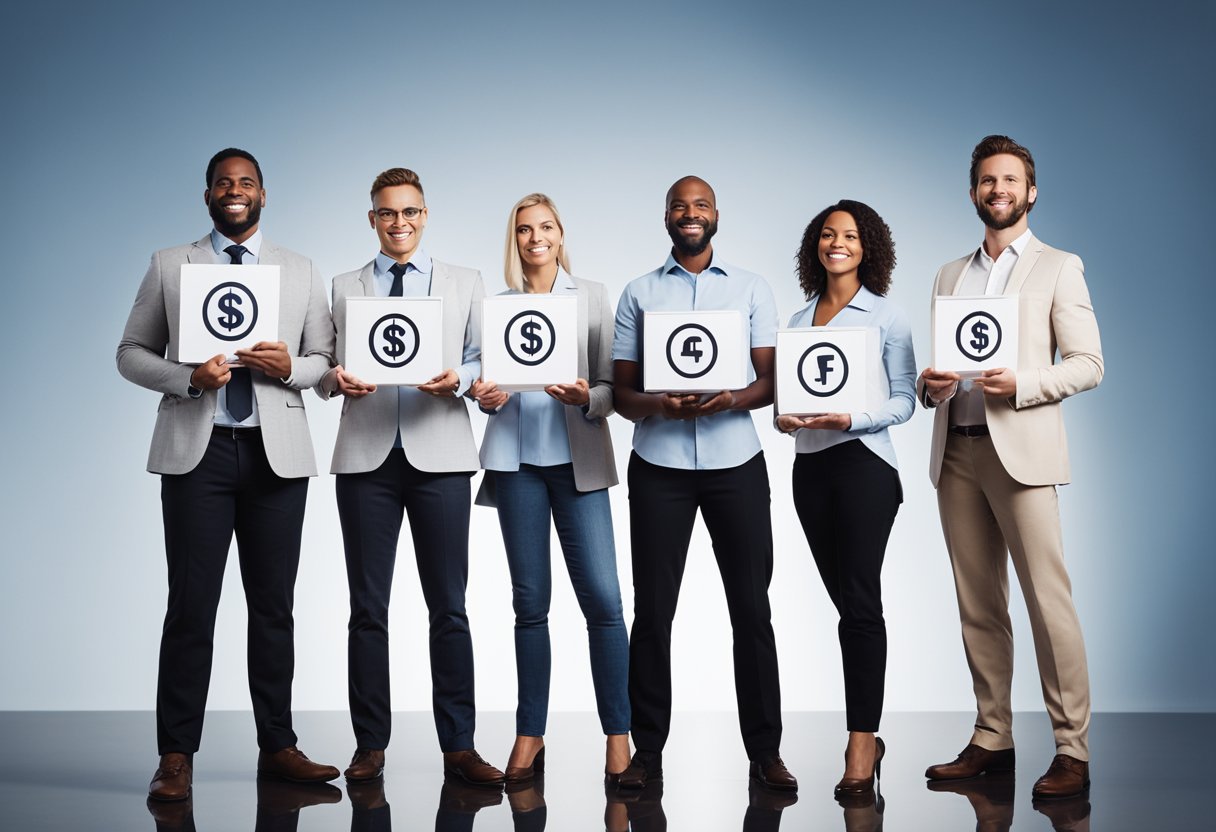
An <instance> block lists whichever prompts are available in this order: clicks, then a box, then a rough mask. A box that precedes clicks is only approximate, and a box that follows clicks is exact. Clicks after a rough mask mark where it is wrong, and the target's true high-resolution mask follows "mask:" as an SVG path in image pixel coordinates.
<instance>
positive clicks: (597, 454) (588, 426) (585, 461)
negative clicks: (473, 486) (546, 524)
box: [477, 277, 619, 506]
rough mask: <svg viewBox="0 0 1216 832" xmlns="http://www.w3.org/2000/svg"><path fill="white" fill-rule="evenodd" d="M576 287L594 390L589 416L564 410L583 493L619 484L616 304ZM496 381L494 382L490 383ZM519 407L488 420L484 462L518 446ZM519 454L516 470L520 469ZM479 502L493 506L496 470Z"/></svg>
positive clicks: (584, 366) (581, 363) (581, 368)
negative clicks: (614, 426) (504, 447)
mask: <svg viewBox="0 0 1216 832" xmlns="http://www.w3.org/2000/svg"><path fill="white" fill-rule="evenodd" d="M571 279H572V280H573V281H574V285H575V286H576V287H578V375H579V378H585V379H587V383H588V385H589V386H590V387H591V390H590V396H591V401H590V402H588V404H587V411H586V413H584V412H583V409H582V408H581V407H570V406H567V407H566V408H565V411H566V435H567V436H568V437H569V439H570V459H571V461H572V462H573V463H574V485H575V487H576V488H577V489H578V490H579V491H596V490H598V489H601V488H608V487H609V486H613V485H616V484H617V482H619V480H618V478H617V473H616V457H615V455H614V454H613V452H612V433H611V431H610V430H609V429H608V416H609V415H611V413H612V411H613V399H612V330H613V314H612V304H611V303H609V301H608V295H607V293H606V292H605V291H604V285H603V284H602V283H595V282H593V281H590V280H583V279H581V278H577V277H572V278H571ZM491 380H492V379H491ZM518 437H519V408H518V407H516V408H512V409H511V410H510V411H509V412H507V411H504V412H500V413H497V414H494V415H492V416H491V417H490V419H489V423H488V424H487V425H486V435H485V437H484V438H483V439H482V443H481V461H482V464H483V465H485V464H487V463H489V464H493V463H492V462H490V461H489V457H490V456H491V453H492V449H493V447H494V444H495V443H510V442H518V441H519V439H518ZM518 459H519V457H518V455H516V456H515V460H516V462H515V469H514V470H518ZM477 504H478V505H482V506H492V505H494V504H495V494H494V472H493V471H489V470H487V471H486V475H485V477H484V478H483V479H482V483H481V489H480V490H479V491H478V492H477Z"/></svg>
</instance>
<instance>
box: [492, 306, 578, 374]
mask: <svg viewBox="0 0 1216 832" xmlns="http://www.w3.org/2000/svg"><path fill="white" fill-rule="evenodd" d="M482 310H483V311H482V316H481V377H482V378H483V379H485V380H486V381H492V382H494V383H495V384H497V385H498V387H499V388H500V389H502V390H511V391H520V390H543V389H544V388H545V387H548V386H549V385H551V384H573V383H574V381H575V379H577V378H578V297H577V296H576V295H542V294H526V293H525V294H512V295H495V296H494V297H489V298H486V299H485V304H484V306H483V307H482Z"/></svg>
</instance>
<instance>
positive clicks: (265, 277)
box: [177, 263, 279, 364]
mask: <svg viewBox="0 0 1216 832" xmlns="http://www.w3.org/2000/svg"><path fill="white" fill-rule="evenodd" d="M180 286H181V298H180V304H179V306H178V326H177V360H178V361H180V362H182V363H183V364H202V363H203V362H204V361H208V360H210V359H211V358H213V357H215V356H216V355H219V354H220V353H223V354H224V355H226V356H228V358H229V360H231V361H235V360H236V356H235V355H234V353H235V352H236V351H237V350H239V349H246V348H248V347H252V346H253V345H254V344H256V343H257V342H258V341H277V340H279V267H278V266H252V265H250V266H238V265H233V264H227V265H215V264H207V265H203V264H199V263H185V264H183V265H182V271H181V281H180Z"/></svg>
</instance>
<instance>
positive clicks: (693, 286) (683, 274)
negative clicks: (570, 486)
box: [612, 255, 777, 471]
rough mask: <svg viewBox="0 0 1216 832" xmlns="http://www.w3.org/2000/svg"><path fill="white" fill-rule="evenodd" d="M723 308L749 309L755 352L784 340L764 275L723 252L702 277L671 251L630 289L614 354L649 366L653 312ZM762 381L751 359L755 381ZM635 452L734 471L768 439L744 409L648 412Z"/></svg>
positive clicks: (666, 463)
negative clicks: (647, 342)
mask: <svg viewBox="0 0 1216 832" xmlns="http://www.w3.org/2000/svg"><path fill="white" fill-rule="evenodd" d="M715 309H727V310H729V309H735V310H738V311H739V312H740V313H742V315H743V327H744V334H745V337H746V338H747V342H748V343H749V344H750V346H751V347H752V348H753V349H754V348H756V347H772V346H775V345H776V343H777V304H776V302H775V301H774V300H773V290H772V289H770V288H769V285H768V283H766V282H765V281H764V278H762V277H760V275H757V274H752V273H751V272H748V271H744V270H743V269H740V268H738V267H736V266H731V265H729V264H727V263H723V262H722V261H721V260H718V259H717V257H716V255H715V257H714V259H713V260H712V261H711V262H710V264H709V266H708V267H706V269H705V271H703V272H701V273H700V274H698V275H694V274H691V273H689V272H688V271H687V270H686V269H685V268H684V267H683V266H681V265H680V264H679V263H677V262H676V259H675V257H674V256H672V255H669V256H668V257H667V262H666V263H664V264H663V266H662V268H659V269H655V270H654V271H653V272H651V273H650V274H645V275H642V276H641V277H639V278H637V279H635V280H633V281H631V282H630V283H629V285H628V286H626V287H625V291H624V293H623V294H622V295H621V301H620V303H619V304H618V305H617V309H616V330H615V333H616V334H615V336H614V338H613V342H612V359H613V360H614V361H635V362H637V363H638V364H639V365H641V364H642V322H643V318H644V314H645V313H646V312H663V311H670V312H681V311H688V310H697V311H707V310H715ZM755 378H756V374H755V370H754V368H753V367H752V366H751V364H750V363H749V364H748V370H747V380H748V383H749V384H750V383H751V382H752V381H754V380H755ZM633 449H634V451H636V452H637V454H638V456H640V457H642V459H644V460H646V461H647V462H649V463H651V464H652V465H661V466H663V467H665V468H683V469H685V470H697V471H699V470H703V469H717V468H734V467H736V466H739V465H742V464H743V463H745V462H747V461H748V460H749V459H751V458H752V457H753V456H755V455H756V454H757V453H759V452H760V437H758V436H757V435H756V426H755V423H753V422H752V415H751V413H749V412H746V411H741V410H727V411H723V412H721V413H715V414H713V415H712V416H699V417H697V418H696V419H688V420H680V419H666V418H664V417H662V416H648V417H646V418H645V419H642V420H641V421H639V422H637V423H636V424H635V425H634V428H633Z"/></svg>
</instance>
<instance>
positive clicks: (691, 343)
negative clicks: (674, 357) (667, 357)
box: [680, 335, 705, 364]
mask: <svg viewBox="0 0 1216 832" xmlns="http://www.w3.org/2000/svg"><path fill="white" fill-rule="evenodd" d="M699 343H701V336H700V335H690V336H688V337H687V338H685V339H684V349H683V350H681V351H680V355H682V356H685V357H686V358H691V359H692V360H693V361H695V362H696V363H698V364H700V363H701V356H703V355H704V354H705V353H704V352H702V351H701V350H699V349H697V344H699Z"/></svg>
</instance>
